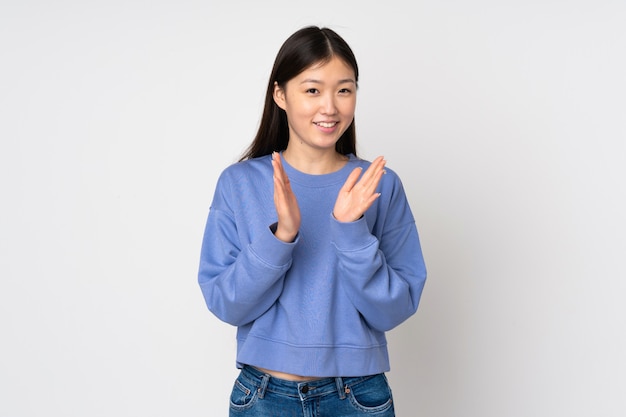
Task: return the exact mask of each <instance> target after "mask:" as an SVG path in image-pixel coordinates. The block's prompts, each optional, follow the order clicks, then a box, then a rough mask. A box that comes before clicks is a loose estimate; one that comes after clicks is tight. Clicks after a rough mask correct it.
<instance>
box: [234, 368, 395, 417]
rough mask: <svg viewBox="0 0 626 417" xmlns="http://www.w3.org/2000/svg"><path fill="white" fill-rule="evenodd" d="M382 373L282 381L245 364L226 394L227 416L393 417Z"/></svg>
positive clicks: (390, 398)
mask: <svg viewBox="0 0 626 417" xmlns="http://www.w3.org/2000/svg"><path fill="white" fill-rule="evenodd" d="M394 415H395V414H394V410H393V399H392V396H391V389H390V388H389V383H388V382H387V378H386V377H385V375H384V374H378V375H370V376H363V377H350V378H324V379H319V380H314V381H308V382H294V381H285V380H283V379H278V378H274V377H271V376H270V375H267V374H265V373H263V372H261V371H259V370H258V369H256V368H253V367H251V366H245V367H244V368H243V369H242V370H241V373H240V374H239V377H238V378H237V380H236V381H235V385H234V387H233V391H232V394H231V396H230V416H231V417H357V416H370V417H394Z"/></svg>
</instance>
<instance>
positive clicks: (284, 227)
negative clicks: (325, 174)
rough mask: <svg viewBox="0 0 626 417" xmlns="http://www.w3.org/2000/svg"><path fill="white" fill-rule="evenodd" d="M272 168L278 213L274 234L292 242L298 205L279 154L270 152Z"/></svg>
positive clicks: (296, 227)
mask: <svg viewBox="0 0 626 417" xmlns="http://www.w3.org/2000/svg"><path fill="white" fill-rule="evenodd" d="M272 167H273V168H274V205H275V206H276V213H277V214H278V225H277V227H276V232H275V233H274V235H275V236H276V237H277V238H278V239H280V240H282V241H283V242H293V241H294V239H295V238H296V235H297V234H298V230H299V229H300V207H298V201H297V200H296V196H295V194H294V193H293V191H292V190H291V184H290V183H289V177H287V174H286V173H285V169H284V168H283V163H282V161H281V159H280V154H279V153H278V152H274V153H273V154H272Z"/></svg>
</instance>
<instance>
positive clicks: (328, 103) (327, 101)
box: [321, 94, 337, 115]
mask: <svg viewBox="0 0 626 417" xmlns="http://www.w3.org/2000/svg"><path fill="white" fill-rule="evenodd" d="M321 112H322V114H328V115H333V114H336V113H337V104H336V103H335V96H334V95H333V94H327V95H324V96H323V98H322V102H321Z"/></svg>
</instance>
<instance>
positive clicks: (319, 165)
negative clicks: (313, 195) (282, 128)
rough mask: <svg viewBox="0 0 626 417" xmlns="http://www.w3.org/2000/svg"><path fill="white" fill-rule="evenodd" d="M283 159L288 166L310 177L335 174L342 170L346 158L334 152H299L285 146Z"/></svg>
mask: <svg viewBox="0 0 626 417" xmlns="http://www.w3.org/2000/svg"><path fill="white" fill-rule="evenodd" d="M283 158H284V159H285V161H287V163H288V164H289V165H291V166H292V167H294V168H295V169H297V170H298V171H300V172H304V173H305V174H310V175H323V174H330V173H332V172H336V171H338V170H340V169H341V168H343V166H344V165H345V164H346V162H347V161H348V157H347V156H345V155H342V154H340V153H338V152H337V151H335V150H334V149H333V150H332V151H328V150H320V151H319V152H306V153H305V152H299V151H298V150H296V149H294V148H293V147H289V145H287V149H285V150H284V151H283Z"/></svg>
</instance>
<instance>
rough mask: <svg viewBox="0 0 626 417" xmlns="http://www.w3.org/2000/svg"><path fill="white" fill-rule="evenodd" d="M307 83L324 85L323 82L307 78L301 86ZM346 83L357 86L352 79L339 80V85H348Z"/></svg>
mask: <svg viewBox="0 0 626 417" xmlns="http://www.w3.org/2000/svg"><path fill="white" fill-rule="evenodd" d="M306 83H314V84H324V83H323V82H322V81H321V80H316V79H314V78H307V79H305V80H302V82H301V83H300V84H306ZM346 83H352V84H356V81H354V79H352V78H345V79H343V80H339V82H338V84H346Z"/></svg>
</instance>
